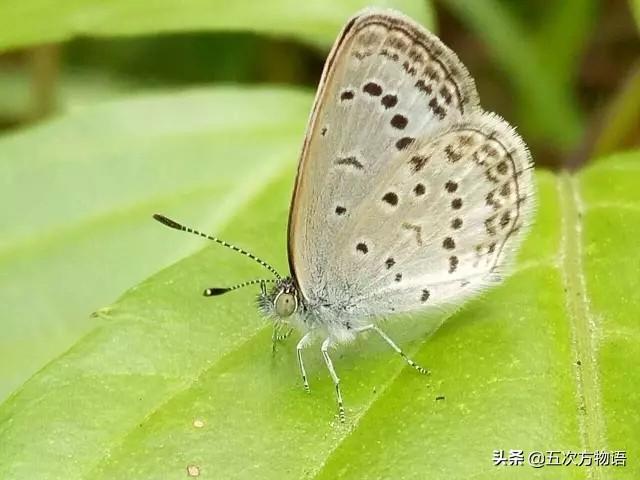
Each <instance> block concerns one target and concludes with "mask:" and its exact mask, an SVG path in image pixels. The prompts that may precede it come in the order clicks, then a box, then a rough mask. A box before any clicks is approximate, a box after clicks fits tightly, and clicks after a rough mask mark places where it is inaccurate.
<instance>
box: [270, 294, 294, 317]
mask: <svg viewBox="0 0 640 480" xmlns="http://www.w3.org/2000/svg"><path fill="white" fill-rule="evenodd" d="M275 306H276V314H277V315H278V316H279V317H289V316H291V315H292V314H293V312H295V311H296V309H297V308H298V301H297V300H296V297H295V295H293V294H291V293H280V294H278V296H277V297H276V301H275Z"/></svg>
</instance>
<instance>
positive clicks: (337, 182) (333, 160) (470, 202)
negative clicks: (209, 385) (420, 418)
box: [289, 10, 532, 318]
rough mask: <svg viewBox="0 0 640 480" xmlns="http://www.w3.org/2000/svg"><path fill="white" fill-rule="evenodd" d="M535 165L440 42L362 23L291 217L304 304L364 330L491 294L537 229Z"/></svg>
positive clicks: (327, 94)
mask: <svg viewBox="0 0 640 480" xmlns="http://www.w3.org/2000/svg"><path fill="white" fill-rule="evenodd" d="M529 165H530V157H529V154H528V152H527V150H526V147H525V146H524V143H523V142H522V141H521V140H520V138H519V137H518V136H517V135H516V134H515V132H514V131H513V129H512V128H511V127H509V126H508V124H506V122H504V121H502V120H501V119H499V118H498V117H497V116H495V115H492V114H487V113H484V112H482V111H481V110H480V108H479V106H478V96H477V93H476V90H475V86H474V83H473V80H472V79H471V77H470V76H469V74H468V72H467V70H466V68H465V67H464V65H462V63H461V62H460V61H459V60H458V58H457V57H456V55H455V54H454V53H453V52H452V51H451V50H449V49H448V48H447V47H446V46H444V45H443V44H442V43H441V42H440V40H439V39H438V38H437V37H435V36H434V35H432V34H430V33H429V32H427V31H426V30H425V29H423V28H422V27H421V26H419V25H418V24H416V23H415V22H413V21H412V20H411V19H409V18H407V17H405V16H403V15H401V14H398V13H395V12H390V11H381V10H368V11H365V12H363V13H362V14H360V15H357V16H356V17H354V18H353V19H352V20H351V21H350V22H349V23H348V24H347V26H346V27H345V29H344V30H343V32H342V34H341V35H340V37H339V38H338V40H337V41H336V44H335V45H334V47H333V49H332V52H331V54H330V55H329V58H328V60H327V62H326V65H325V70H324V72H323V76H322V79H321V82H320V88H319V90H318V94H317V97H316V101H315V105H314V109H313V112H312V115H311V119H310V122H309V127H308V132H307V137H306V139H305V144H304V147H303V152H302V156H301V160H300V165H299V169H298V176H297V179H296V185H295V190H294V195H293V201H292V207H291V211H290V218H289V263H290V267H291V271H292V274H293V276H294V278H295V280H296V283H297V285H298V288H299V290H300V293H301V294H302V296H303V298H304V299H305V303H306V304H307V306H308V307H309V308H310V309H311V310H313V309H326V310H329V311H330V312H332V313H334V314H335V316H339V317H353V318H357V317H363V316H369V315H384V314H386V313H391V312H401V311H410V310H413V309H417V308H423V307H425V306H434V307H444V306H446V305H450V304H455V303H456V302H459V301H460V299H462V298H464V296H465V295H468V294H471V293H473V292H475V291H477V290H479V289H481V288H482V287H483V286H485V285H487V284H488V283H489V282H490V280H491V279H492V278H495V277H496V274H497V272H498V270H499V267H500V266H501V265H503V263H504V261H505V260H506V259H507V258H508V257H509V254H510V252H512V251H513V250H514V249H515V247H516V246H517V243H518V239H519V237H520V236H521V235H520V232H521V231H522V227H523V225H526V224H527V221H528V219H529V216H530V210H531V208H530V207H531V205H532V202H531V197H532V191H531V184H532V181H531V172H530V170H529ZM505 166H506V167H505ZM454 184H455V187H454V186H453V185H454ZM505 185H507V186H505ZM525 186H526V187H525ZM458 204H459V205H458Z"/></svg>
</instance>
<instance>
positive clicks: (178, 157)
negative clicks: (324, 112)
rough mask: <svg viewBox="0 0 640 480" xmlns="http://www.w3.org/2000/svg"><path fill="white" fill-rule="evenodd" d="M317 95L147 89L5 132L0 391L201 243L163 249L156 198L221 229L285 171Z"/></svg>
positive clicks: (0, 171) (161, 205) (0, 169)
mask: <svg viewBox="0 0 640 480" xmlns="http://www.w3.org/2000/svg"><path fill="white" fill-rule="evenodd" d="M311 101H312V97H311V94H310V93H309V92H306V91H295V90H284V89H281V90H278V89H275V88H273V89H267V88H255V89H237V88H217V89H201V90H192V91H187V92H184V93H164V94H156V95H147V96H140V97H134V98H131V99H128V100H118V101H113V102H108V103H104V104H102V105H98V106H95V107H93V108H88V109H79V110H76V111H75V112H74V113H71V114H69V115H66V116H63V117H60V118H58V119H57V120H54V121H52V122H49V123H46V124H42V125H41V126H37V127H35V128H31V129H29V130H25V131H22V132H19V133H15V134H12V135H9V136H5V137H3V138H2V139H0V159H1V160H2V161H0V181H1V182H2V188H1V189H0V202H1V203H2V205H4V206H5V208H4V209H3V213H2V215H1V216H0V232H2V235H1V236H0V304H1V305H2V317H1V318H0V326H1V328H2V335H1V336H0V399H3V398H5V397H6V395H8V394H9V393H10V392H11V391H12V390H13V389H15V388H16V387H18V386H19V385H20V384H21V383H23V382H24V381H25V380H26V379H27V378H28V377H29V376H31V375H32V374H33V373H34V372H35V371H36V370H38V369H39V368H41V367H42V366H43V365H44V364H46V363H47V362H49V361H50V360H51V359H52V358H54V357H55V356H57V355H59V354H60V353H62V352H63V351H64V350H66V349H67V348H69V347H70V346H71V345H72V344H73V343H74V342H75V341H76V340H77V339H78V338H79V337H80V336H81V335H82V334H84V333H86V332H88V331H90V330H91V329H92V328H94V327H95V326H96V324H97V323H96V319H95V318H87V317H88V315H89V314H90V313H91V312H92V311H93V310H96V309H97V308H99V307H101V306H104V305H107V304H109V303H111V302H113V300H114V299H115V298H116V297H117V296H118V295H120V294H121V293H122V292H123V291H124V290H125V289H126V288H128V287H130V286H131V285H135V284H136V283H138V282H140V281H141V280H143V279H144V278H146V277H147V276H149V275H151V274H152V273H154V272H156V271H158V270H159V269H160V268H162V267H163V266H166V265H168V264H170V263H172V262H173V261H175V260H177V259H179V258H181V257H183V256H184V255H186V254H188V253H190V252H193V251H194V250H195V249H198V248H200V246H201V242H200V241H199V240H198V239H196V238H195V237H187V238H183V239H182V241H180V242H177V243H176V244H175V246H174V248H166V239H167V236H166V234H167V232H164V231H159V229H158V228H157V224H155V222H153V221H152V220H151V215H152V214H153V213H155V212H156V210H158V209H161V210H166V211H167V213H172V214H174V215H176V216H178V217H183V218H184V220H185V221H190V222H193V223H195V224H198V225H204V226H207V227H209V228H212V229H214V230H217V229H219V228H220V226H221V225H223V224H225V223H226V222H228V221H233V220H234V218H235V216H234V215H235V213H236V211H237V209H239V208H241V207H242V206H243V205H245V203H246V202H247V201H249V200H250V199H252V198H253V197H254V196H255V195H257V193H258V192H259V191H261V190H262V189H264V188H265V187H266V185H267V184H268V182H269V181H270V180H271V179H273V178H275V177H277V176H278V175H281V174H282V172H284V171H285V170H286V171H290V170H291V168H293V167H294V165H295V163H296V160H297V156H298V153H299V150H300V145H301V140H302V136H303V134H304V127H305V123H306V119H307V117H308V114H309V109H310V105H311ZM239 164H241V165H242V168H236V167H235V166H236V165H239ZM230 166H234V167H230ZM6 206H10V207H9V208H6Z"/></svg>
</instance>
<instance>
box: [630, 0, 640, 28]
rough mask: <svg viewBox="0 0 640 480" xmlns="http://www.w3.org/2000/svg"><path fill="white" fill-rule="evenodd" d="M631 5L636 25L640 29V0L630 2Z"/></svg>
mask: <svg viewBox="0 0 640 480" xmlns="http://www.w3.org/2000/svg"><path fill="white" fill-rule="evenodd" d="M629 5H630V6H631V10H633V15H634V17H635V19H636V24H637V25H638V28H639V29H640V0H629Z"/></svg>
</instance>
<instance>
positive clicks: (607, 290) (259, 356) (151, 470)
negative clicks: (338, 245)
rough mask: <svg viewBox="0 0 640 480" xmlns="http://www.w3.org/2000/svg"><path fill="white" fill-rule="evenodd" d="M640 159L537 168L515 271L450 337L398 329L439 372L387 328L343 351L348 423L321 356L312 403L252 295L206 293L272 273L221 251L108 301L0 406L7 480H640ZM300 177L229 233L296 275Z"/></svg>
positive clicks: (166, 240)
mask: <svg viewBox="0 0 640 480" xmlns="http://www.w3.org/2000/svg"><path fill="white" fill-rule="evenodd" d="M267 137H268V136H265V138H267ZM247 160H249V159H247ZM639 162H640V153H631V154H627V155H620V156H615V157H611V158H608V159H604V160H602V161H599V162H596V163H594V164H593V166H591V167H589V168H588V169H586V170H585V171H583V172H581V173H580V174H577V175H575V176H571V175H569V174H562V175H559V176H555V175H552V174H550V173H547V172H539V173H538V175H537V179H538V187H539V197H540V207H539V212H538V215H537V223H536V225H535V228H534V229H533V231H532V232H531V234H530V236H529V238H528V240H527V242H526V244H525V246H524V248H523V251H522V253H521V256H520V259H519V262H518V265H517V267H516V269H515V272H514V274H513V276H511V277H510V278H509V279H508V280H507V281H506V282H505V283H504V284H503V285H501V286H500V287H498V288H496V289H494V290H492V291H491V292H490V293H489V294H487V295H485V296H484V297H482V298H480V299H478V300H476V301H473V302H471V303H470V304H468V305H467V306H466V307H465V308H464V309H463V310H462V311H460V312H459V313H458V314H456V315H454V316H453V317H452V318H450V319H448V320H447V321H446V322H445V323H444V324H443V325H442V326H441V327H440V328H438V326H439V325H440V323H441V320H442V319H434V320H426V319H420V318H416V319H413V320H411V321H409V320H404V321H398V322H395V323H392V324H390V332H391V333H392V334H393V335H394V336H395V337H396V338H397V339H398V341H400V342H401V343H402V344H404V345H405V346H406V347H407V350H408V351H409V352H410V353H411V354H412V355H413V356H414V357H415V358H416V359H417V360H418V361H420V362H421V363H422V364H424V365H427V366H429V367H430V368H431V369H432V375H431V376H429V377H424V376H421V375H419V374H416V372H414V371H413V370H412V369H410V368H407V367H406V366H405V364H404V362H402V361H401V360H399V359H398V358H397V356H396V355H395V354H394V353H393V352H390V351H389V350H388V349H387V348H385V346H384V345H383V344H382V343H381V342H380V341H379V339H377V338H375V337H371V338H368V339H363V340H361V341H358V342H357V343H356V344H355V345H354V346H352V347H349V348H343V349H341V350H339V354H338V355H336V364H337V368H338V371H339V373H340V374H341V376H342V380H343V391H344V394H345V397H346V403H347V415H348V422H347V424H346V425H340V424H339V423H338V422H336V421H335V418H334V413H335V402H334V397H333V388H332V384H331V381H330V379H329V378H328V375H327V374H326V371H325V369H324V367H323V365H322V363H321V360H320V358H319V351H318V350H317V349H315V348H312V349H310V350H309V353H308V356H307V358H308V362H309V366H308V367H309V368H308V369H309V373H310V382H311V386H312V392H311V394H310V395H309V394H306V393H305V392H304V391H303V390H302V388H301V386H300V379H299V377H298V373H297V369H296V360H295V354H294V351H293V344H294V343H295V340H290V341H289V343H288V344H287V345H285V346H283V347H282V348H280V349H279V351H278V352H277V354H276V355H275V356H273V357H272V355H271V346H270V327H269V325H268V322H267V321H265V320H262V319H260V318H259V317H258V315H257V313H256V311H255V308H254V306H253V294H254V293H255V292H249V291H239V292H236V293H235V294H229V295H227V296H224V297H217V298H215V299H210V298H203V297H201V296H200V292H201V290H202V289H203V288H204V287H207V286H215V285H227V284H229V283H233V282H235V281H238V280H242V279H246V278H253V277H255V276H259V275H261V274H263V273H264V272H262V271H261V270H260V269H259V267H257V266H256V265H254V264H252V263H251V262H249V261H247V260H246V259H244V258H242V257H239V256H235V255H233V254H230V253H228V252H226V251H221V249H220V248H216V247H215V246H211V247H210V248H205V249H204V250H202V251H200V252H199V253H197V254H195V255H193V256H191V257H188V258H186V259H184V260H182V261H180V262H179V263H177V264H175V265H174V266H172V267H170V268H168V269H166V270H164V271H162V272H160V273H158V274H157V275H154V276H152V277H151V278H149V279H148V280H146V281H145V282H143V283H142V284H140V285H138V286H137V287H135V288H133V289H131V290H130V291H129V292H127V293H126V294H125V295H124V296H123V297H122V298H121V299H120V300H119V301H118V302H116V303H115V304H114V305H112V306H111V307H108V308H105V309H102V310H100V311H99V313H98V319H97V320H96V323H97V326H96V328H95V329H93V330H92V331H91V333H89V334H88V335H87V336H86V337H84V338H83V339H82V340H81V341H80V342H78V343H77V344H76V345H75V346H74V347H73V348H72V349H71V350H70V351H69V352H67V353H66V354H65V355H63V356H62V357H61V358H59V359H58V360H57V361H55V362H53V363H52V364H50V365H49V366H47V367H46V368H45V369H43V370H42V371H41V372H40V373H38V374H37V375H36V376H35V377H33V378H32V379H31V380H30V381H29V382H27V383H26V384H25V385H24V386H23V387H22V388H21V389H20V390H19V391H18V392H17V393H16V394H14V395H13V396H12V397H11V398H10V399H9V400H8V401H6V402H5V403H4V404H3V405H2V406H1V407H0V445H2V447H3V448H2V449H0V478H11V479H22V478H51V479H58V478H65V479H75V478H91V479H101V478H104V479H113V478H180V477H184V476H186V475H187V469H188V468H189V469H190V471H191V472H192V473H194V474H195V472H196V471H199V473H200V476H202V478H265V479H266V478H278V479H281V478H295V479H298V478H327V479H328V478H331V479H335V478H415V479H423V478H446V479H456V478H460V479H468V478H486V479H495V478H510V479H511V478H523V479H529V478H554V479H555V478H611V479H613V478H615V479H623V478H630V479H631V478H638V476H640V468H639V467H638V464H637V462H635V461H634V458H636V457H635V456H634V455H637V452H638V451H640V436H639V435H638V432H639V431H640V416H639V415H638V411H639V407H640V394H639V393H638V389H637V385H638V384H639V383H640V370H639V369H637V368H635V366H636V365H637V364H638V361H640V347H639V345H640V342H639V340H640V327H639V325H638V320H637V318H638V312H640V296H639V295H637V290H638V283H639V282H638V273H637V272H638V271H639V269H640V250H639V249H638V248H637V247H638V240H637V238H638V227H637V225H640V213H639V212H640V193H639V191H638V189H637V185H638V182H639V181H640V163H639ZM234 165H235V166H236V167H237V169H238V170H243V171H245V165H244V163H242V162H240V161H237V162H234ZM248 170H250V169H248ZM292 179H293V171H292V169H286V170H285V171H283V173H281V174H280V175H279V176H278V177H277V178H275V179H274V180H273V181H271V182H269V186H268V188H267V189H265V190H264V191H261V192H260V193H259V194H258V195H255V196H254V197H253V199H252V201H251V202H249V203H248V204H246V205H245V206H243V207H242V208H239V209H234V210H232V212H233V221H232V222H228V224H227V227H225V228H223V229H219V232H218V233H220V234H221V235H222V236H223V237H224V238H227V239H229V240H232V241H234V242H236V243H238V244H240V245H242V246H246V247H250V248H251V249H252V250H253V251H254V252H255V253H257V254H258V255H260V256H262V257H265V258H267V259H268V260H270V261H271V262H273V263H274V264H275V265H276V267H277V268H279V269H280V270H285V265H286V254H285V225H286V216H287V208H288V202H289V195H290V190H291V185H292ZM149 207H150V210H151V209H153V208H156V209H165V205H163V204H162V203H161V202H158V203H157V204H152V205H149ZM220 208H222V209H223V210H224V207H219V208H218V209H216V208H209V209H208V210H211V211H215V210H220ZM226 208H231V207H226ZM167 213H171V214H176V215H178V216H179V217H184V218H186V219H187V220H188V221H193V220H196V223H205V224H207V222H201V220H202V218H199V216H198V215H196V214H195V211H192V212H191V213H187V212H186V211H185V210H183V211H179V210H177V209H173V208H170V209H169V211H168V212H167ZM197 220H200V221H197ZM140 228H141V229H145V231H148V233H147V235H149V236H150V237H151V236H154V237H155V238H159V236H160V235H164V236H163V237H161V243H162V247H163V249H164V250H166V251H167V252H172V251H174V250H176V249H179V248H181V246H182V245H183V244H184V242H186V241H188V240H189V239H188V238H187V237H185V236H184V235H181V234H178V233H176V232H173V231H166V230H161V231H157V230H158V229H160V228H161V227H160V226H158V225H156V224H153V223H152V222H151V221H150V220H149V221H148V222H147V223H145V224H142V225H141V226H140ZM120 248H121V250H120V252H121V256H122V257H123V258H133V257H135V256H137V255H140V254H141V253H142V247H141V246H140V245H131V246H128V245H121V247H120ZM93 282H94V279H91V278H89V279H87V283H88V284H92V283H93ZM314 350H315V352H316V353H315V354H314V353H313V352H314ZM496 449H505V450H507V451H508V450H509V449H523V450H525V456H526V454H527V453H528V452H530V451H532V450H538V451H546V450H565V451H566V450H572V451H574V452H575V451H583V450H587V451H594V450H626V451H627V452H628V453H627V455H628V456H629V461H628V466H627V467H614V466H609V467H599V468H594V467H584V466H583V467H577V466H574V467H557V466H556V467H553V466H547V467H544V468H540V469H534V468H532V467H529V466H523V467H499V468H498V467H494V466H493V464H492V454H493V450H496Z"/></svg>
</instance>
